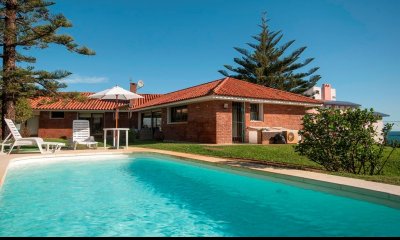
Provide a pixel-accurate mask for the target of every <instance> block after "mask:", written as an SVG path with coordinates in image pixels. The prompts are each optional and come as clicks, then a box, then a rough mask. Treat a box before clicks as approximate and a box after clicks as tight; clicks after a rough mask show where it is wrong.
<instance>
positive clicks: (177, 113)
mask: <svg viewBox="0 0 400 240" xmlns="http://www.w3.org/2000/svg"><path fill="white" fill-rule="evenodd" d="M170 111H171V112H170V113H171V115H170V116H171V122H186V121H187V118H188V109H187V106H179V107H172V108H170Z"/></svg>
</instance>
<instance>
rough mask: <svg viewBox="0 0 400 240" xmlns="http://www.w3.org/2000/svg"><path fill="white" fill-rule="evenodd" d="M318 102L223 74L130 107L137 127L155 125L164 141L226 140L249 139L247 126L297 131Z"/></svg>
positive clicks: (246, 140)
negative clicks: (210, 80)
mask: <svg viewBox="0 0 400 240" xmlns="http://www.w3.org/2000/svg"><path fill="white" fill-rule="evenodd" d="M319 106H322V102H321V101H319V100H315V99H311V98H309V97H305V96H302V95H298V94H293V93H289V92H285V91H280V90H276V89H273V88H267V87H263V86H260V85H256V84H252V83H249V82H246V81H241V80H237V79H234V78H223V79H219V80H215V81H212V82H208V83H204V84H201V85H197V86H194V87H190V88H186V89H183V90H179V91H175V92H171V93H167V94H164V95H162V96H160V97H157V98H154V99H153V100H151V101H148V102H147V103H144V104H141V105H140V106H137V107H136V108H134V109H132V111H133V112H137V113H138V128H139V129H142V128H153V129H154V128H157V129H161V131H162V133H163V135H164V139H165V140H172V141H190V142H202V143H217V144H227V143H232V142H249V129H250V128H253V127H256V128H257V127H258V128H262V127H283V128H286V129H292V130H300V129H301V128H302V117H303V116H304V114H305V113H306V111H307V110H308V108H313V107H319Z"/></svg>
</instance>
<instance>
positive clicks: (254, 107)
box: [250, 103, 262, 121]
mask: <svg viewBox="0 0 400 240" xmlns="http://www.w3.org/2000/svg"><path fill="white" fill-rule="evenodd" d="M250 121H262V105H261V104H258V103H251V104H250Z"/></svg>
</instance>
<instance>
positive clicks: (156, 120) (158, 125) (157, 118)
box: [152, 112, 162, 129]
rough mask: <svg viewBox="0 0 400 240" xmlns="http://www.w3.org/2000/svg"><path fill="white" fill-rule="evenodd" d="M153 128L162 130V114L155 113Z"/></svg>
mask: <svg viewBox="0 0 400 240" xmlns="http://www.w3.org/2000/svg"><path fill="white" fill-rule="evenodd" d="M152 114H153V125H152V126H153V128H159V129H161V119H162V118H161V112H153V113H152Z"/></svg>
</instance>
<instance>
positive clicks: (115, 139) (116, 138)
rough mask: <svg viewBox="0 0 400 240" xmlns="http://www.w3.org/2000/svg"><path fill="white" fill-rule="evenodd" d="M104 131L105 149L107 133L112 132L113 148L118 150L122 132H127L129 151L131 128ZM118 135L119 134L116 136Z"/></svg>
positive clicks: (106, 129)
mask: <svg viewBox="0 0 400 240" xmlns="http://www.w3.org/2000/svg"><path fill="white" fill-rule="evenodd" d="M103 130H104V149H106V148H107V147H106V146H107V131H112V132H113V147H115V148H116V149H119V137H120V131H125V136H126V148H127V149H128V131H129V128H103ZM115 133H117V134H115Z"/></svg>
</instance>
